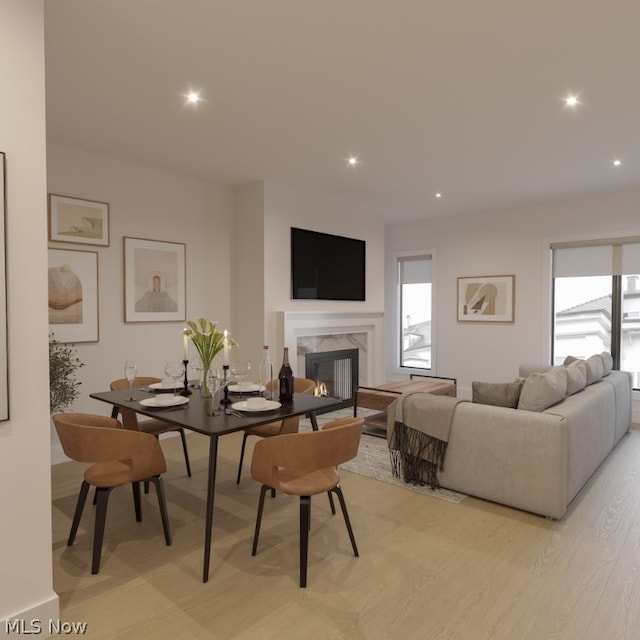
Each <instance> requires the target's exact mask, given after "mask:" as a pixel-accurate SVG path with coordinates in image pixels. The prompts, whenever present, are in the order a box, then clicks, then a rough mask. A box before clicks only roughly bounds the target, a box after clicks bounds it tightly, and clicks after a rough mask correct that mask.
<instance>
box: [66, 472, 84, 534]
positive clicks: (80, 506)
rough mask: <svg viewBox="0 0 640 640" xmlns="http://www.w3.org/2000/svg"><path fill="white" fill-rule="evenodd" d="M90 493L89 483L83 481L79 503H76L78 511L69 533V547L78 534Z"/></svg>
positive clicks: (74, 515)
mask: <svg viewBox="0 0 640 640" xmlns="http://www.w3.org/2000/svg"><path fill="white" fill-rule="evenodd" d="M88 493H89V483H88V482H87V481H86V480H83V481H82V484H81V485H80V493H79V494H78V501H77V502H76V510H75V513H74V514H73V522H72V523H71V531H70V532H69V539H68V540H67V545H68V546H71V545H72V544H73V543H74V541H75V539H76V533H77V532H78V525H79V524H80V518H81V517H82V511H83V509H84V503H85V502H86V500H87V494H88Z"/></svg>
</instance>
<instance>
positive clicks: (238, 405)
mask: <svg viewBox="0 0 640 640" xmlns="http://www.w3.org/2000/svg"><path fill="white" fill-rule="evenodd" d="M281 406H282V405H281V404H280V403H279V402H278V401H277V400H265V401H264V406H263V407H261V408H260V409H256V408H254V407H249V405H248V403H247V401H246V400H242V401H241V402H234V403H233V404H232V405H231V408H232V409H235V410H236V411H243V412H245V413H263V412H264V411H275V410H276V409H279V408H280V407H281Z"/></svg>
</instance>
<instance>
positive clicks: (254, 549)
mask: <svg viewBox="0 0 640 640" xmlns="http://www.w3.org/2000/svg"><path fill="white" fill-rule="evenodd" d="M268 490H269V487H267V485H266V484H263V485H262V486H261V487H260V500H259V501H258V514H257V515H256V529H255V531H254V533H253V547H252V548H251V555H252V556H255V555H256V553H257V552H258V537H259V536H260V524H261V523H262V510H263V509H264V497H265V495H266V494H267V491H268Z"/></svg>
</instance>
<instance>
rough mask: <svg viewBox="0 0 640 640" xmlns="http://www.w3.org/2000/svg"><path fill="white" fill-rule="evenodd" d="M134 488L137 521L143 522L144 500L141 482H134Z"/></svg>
mask: <svg viewBox="0 0 640 640" xmlns="http://www.w3.org/2000/svg"><path fill="white" fill-rule="evenodd" d="M131 488H132V489H133V507H134V509H135V511H136V522H142V501H141V500H140V483H139V482H132V483H131Z"/></svg>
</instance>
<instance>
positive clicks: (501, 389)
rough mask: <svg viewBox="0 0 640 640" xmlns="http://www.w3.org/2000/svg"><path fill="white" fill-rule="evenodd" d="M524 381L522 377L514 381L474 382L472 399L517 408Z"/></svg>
mask: <svg viewBox="0 0 640 640" xmlns="http://www.w3.org/2000/svg"><path fill="white" fill-rule="evenodd" d="M523 382H524V381H523V380H522V379H519V380H514V381H513V382H472V383H471V401H472V402H477V403H478V404H490V405H493V406H494V407H510V408H511V409H515V408H516V407H517V406H518V400H519V399H520V391H521V389H522V383H523Z"/></svg>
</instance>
